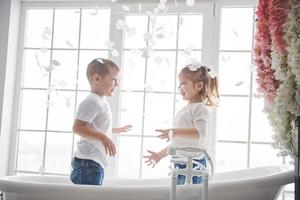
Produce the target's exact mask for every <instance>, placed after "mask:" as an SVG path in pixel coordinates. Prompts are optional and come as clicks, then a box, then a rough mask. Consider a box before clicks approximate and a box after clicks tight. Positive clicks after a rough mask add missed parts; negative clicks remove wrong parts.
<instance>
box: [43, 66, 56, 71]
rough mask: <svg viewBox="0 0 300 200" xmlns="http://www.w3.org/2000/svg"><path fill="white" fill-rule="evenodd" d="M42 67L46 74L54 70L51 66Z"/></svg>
mask: <svg viewBox="0 0 300 200" xmlns="http://www.w3.org/2000/svg"><path fill="white" fill-rule="evenodd" d="M43 67H44V69H45V71H47V72H52V71H53V69H54V67H52V66H43Z"/></svg>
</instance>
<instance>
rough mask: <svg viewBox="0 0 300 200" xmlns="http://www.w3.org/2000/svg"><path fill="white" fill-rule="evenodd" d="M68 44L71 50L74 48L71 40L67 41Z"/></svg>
mask: <svg viewBox="0 0 300 200" xmlns="http://www.w3.org/2000/svg"><path fill="white" fill-rule="evenodd" d="M66 44H67V45H68V46H69V47H71V48H73V47H74V46H73V44H72V43H71V42H70V41H69V40H67V41H66Z"/></svg>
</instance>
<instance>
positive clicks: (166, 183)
mask: <svg viewBox="0 0 300 200" xmlns="http://www.w3.org/2000/svg"><path fill="white" fill-rule="evenodd" d="M293 181H294V172H293V171H289V170H287V169H286V168H285V167H283V166H272V167H260V168H250V169H244V170H239V171H232V172H226V173H219V174H216V175H215V176H214V178H213V180H212V181H211V182H209V192H208V196H209V200H217V199H218V200H219V199H220V200H271V199H275V197H276V196H277V194H278V192H279V191H280V189H281V187H282V186H284V185H285V184H289V183H292V182H293ZM177 188H178V189H177V199H180V200H196V199H197V200H199V199H200V197H201V185H191V186H178V187H177ZM0 191H3V194H4V200H76V199H80V200H168V199H169V198H170V197H169V194H170V180H168V179H111V180H105V182H104V184H103V187H99V186H87V185H73V184H71V183H70V181H69V178H68V177H53V176H7V177H2V178H0Z"/></svg>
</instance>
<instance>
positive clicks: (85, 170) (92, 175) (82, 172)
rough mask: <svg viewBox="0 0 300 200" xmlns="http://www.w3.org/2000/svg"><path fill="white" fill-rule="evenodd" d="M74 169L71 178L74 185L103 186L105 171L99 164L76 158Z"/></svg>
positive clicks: (73, 164)
mask: <svg viewBox="0 0 300 200" xmlns="http://www.w3.org/2000/svg"><path fill="white" fill-rule="evenodd" d="M72 168H73V170H72V172H71V176H70V178H71V181H72V182H73V183H74V184H84V185H102V181H103V178H104V169H103V168H102V166H101V165H100V164H99V163H97V162H95V161H93V160H88V159H81V158H76V157H74V159H73V161H72Z"/></svg>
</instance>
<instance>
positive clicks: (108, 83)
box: [70, 58, 131, 185]
mask: <svg viewBox="0 0 300 200" xmlns="http://www.w3.org/2000/svg"><path fill="white" fill-rule="evenodd" d="M86 75H87V78H88V81H89V83H90V86H91V93H90V94H89V95H88V96H87V97H86V99H84V100H83V101H82V102H81V104H80V105H79V108H78V111H77V115H76V119H75V122H74V124H73V131H74V133H76V134H78V135H80V136H81V138H80V141H79V142H78V143H77V150H76V152H75V154H74V158H73V161H72V167H73V170H72V172H71V177H70V178H71V181H72V182H73V183H74V184H88V185H102V181H103V178H104V168H105V167H106V166H107V160H106V156H107V155H106V154H108V155H109V156H114V155H115V154H116V148H115V145H114V144H113V142H112V140H111V139H110V137H111V133H112V132H114V133H121V132H127V131H128V130H130V129H131V125H127V126H123V127H120V128H112V113H111V110H110V106H109V104H108V102H107V100H106V96H109V97H110V96H112V93H113V91H114V89H115V88H116V87H117V86H118V75H119V67H118V66H117V65H116V64H115V63H114V62H112V61H110V60H108V59H103V58H97V59H94V60H93V61H92V62H91V63H90V64H89V65H88V67H87V71H86Z"/></svg>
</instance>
